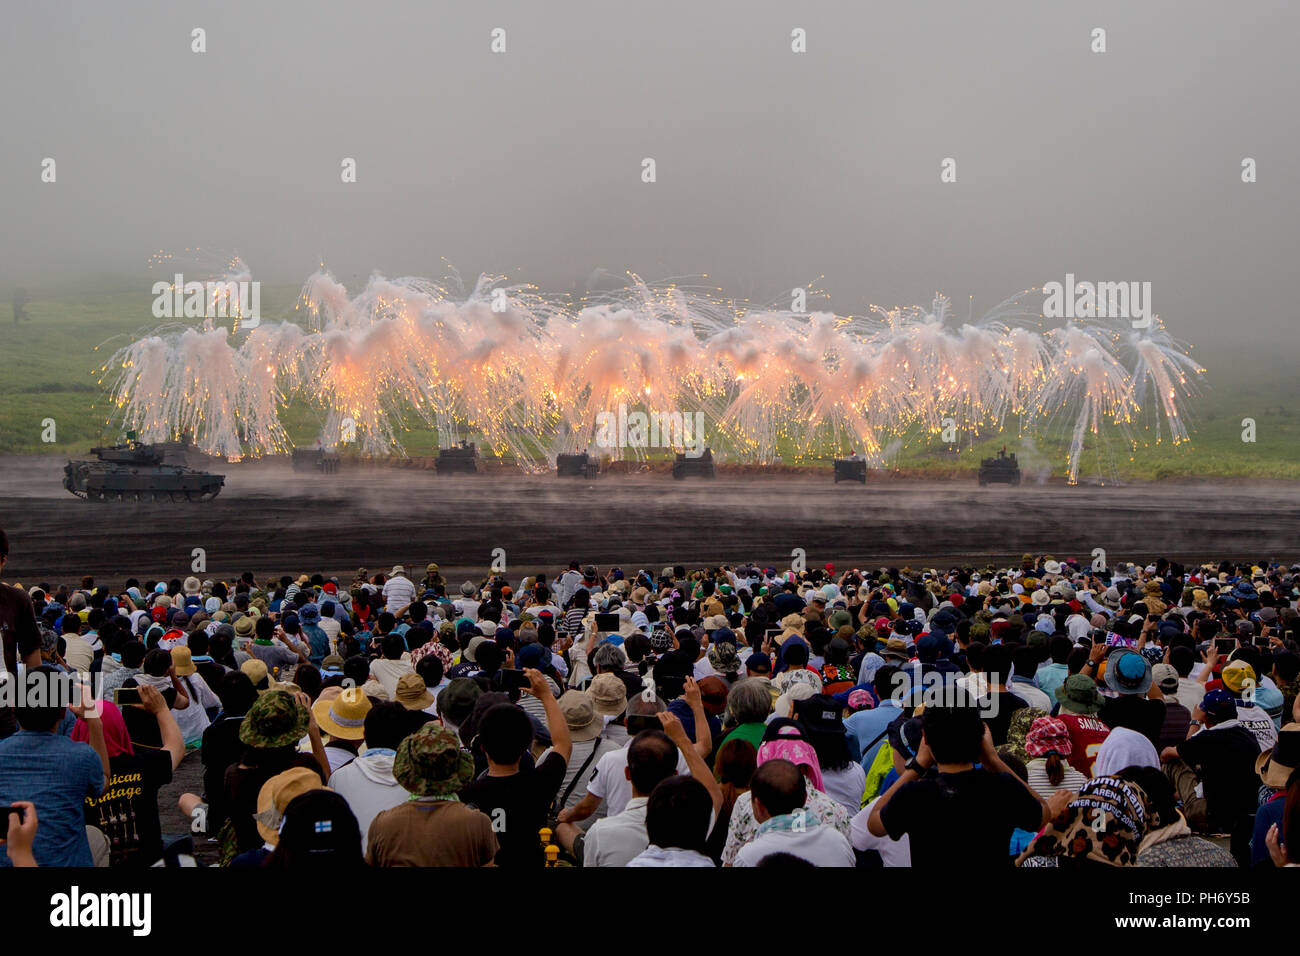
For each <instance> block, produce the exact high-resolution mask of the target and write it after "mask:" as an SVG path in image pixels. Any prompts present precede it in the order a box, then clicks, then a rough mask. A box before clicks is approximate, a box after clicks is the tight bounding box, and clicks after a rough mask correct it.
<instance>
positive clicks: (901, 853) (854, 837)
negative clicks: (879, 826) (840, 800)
mask: <svg viewBox="0 0 1300 956" xmlns="http://www.w3.org/2000/svg"><path fill="white" fill-rule="evenodd" d="M879 799H880V797H876V799H875V800H872V801H871V802H870V803H868V804H867V805H866V806H865V807H863V808H862V809H861V810H859V811H858V812H857V813H855V814H854V815H853V819H852V820H851V821H850V822H849V833H850V834H851V836H850V840H849V842H851V843H852V844H853V849H855V850H863V851H867V850H875V851H876V852H877V853H879V854H880V861H881V862H882V863H883V864H884V865H885V866H911V865H912V838H911V837H909V836H908V835H907V834H906V833H904V834H903V837H902V839H900V840H891V839H890V838H889V836H888V834H886V835H885V836H881V837H878V836H876V835H875V834H874V833H872V832H871V831H870V830H868V829H867V821H868V820H870V819H871V810H872V808H873V807H874V806H875V805H876V801H877V800H879Z"/></svg>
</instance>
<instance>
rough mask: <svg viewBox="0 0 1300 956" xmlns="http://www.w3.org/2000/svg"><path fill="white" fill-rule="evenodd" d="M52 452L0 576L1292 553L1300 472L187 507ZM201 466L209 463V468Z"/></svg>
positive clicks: (249, 494) (262, 491)
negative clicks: (89, 485)
mask: <svg viewBox="0 0 1300 956" xmlns="http://www.w3.org/2000/svg"><path fill="white" fill-rule="evenodd" d="M62 464H63V463H62V461H61V460H54V459H50V458H35V457H32V458H15V457H9V458H0V527H3V528H4V529H5V530H6V531H7V532H8V534H9V538H10V542H11V552H12V553H11V556H10V561H9V564H8V565H7V566H6V568H5V578H6V579H7V580H10V581H14V580H18V581H21V582H23V583H28V582H35V581H59V580H68V579H71V578H73V577H79V576H80V575H82V574H93V575H96V576H97V577H102V578H107V579H109V580H113V579H120V578H123V577H126V576H128V575H135V576H138V577H141V578H144V577H154V576H164V577H167V578H171V577H183V576H185V575H187V574H189V573H190V568H191V566H192V563H193V562H194V560H195V558H194V556H193V555H194V551H195V549H199V548H201V549H203V556H204V558H205V560H206V569H207V570H206V572H205V573H204V575H201V576H214V575H222V576H225V575H231V574H238V573H239V572H242V571H244V570H252V571H254V572H256V573H258V574H259V575H263V574H267V573H277V574H278V573H289V572H294V573H298V572H301V571H304V570H308V571H316V570H320V571H323V572H326V573H332V574H340V575H343V574H346V575H348V576H350V575H351V574H352V573H353V572H354V571H355V570H356V569H357V568H358V567H359V566H364V567H367V568H369V569H371V570H387V568H389V567H391V566H392V564H393V563H395V562H402V563H405V564H406V565H408V566H413V567H415V568H422V567H423V565H424V564H425V563H427V562H429V561H437V562H438V563H439V564H440V565H441V566H442V567H443V568H444V570H445V571H446V572H447V573H448V574H449V575H451V576H453V577H460V576H462V575H463V574H464V573H468V572H471V571H472V572H475V573H481V572H483V571H484V570H486V569H487V567H488V566H489V564H490V563H491V561H492V554H493V551H494V549H497V548H501V549H504V551H505V561H506V566H507V569H508V570H509V571H511V572H512V573H513V572H518V573H519V574H523V573H527V572H528V571H534V570H543V569H555V568H557V567H563V566H565V565H566V564H567V562H568V561H570V560H574V559H577V560H582V561H592V562H595V563H597V564H600V565H602V566H611V565H621V566H623V567H625V568H637V567H642V566H646V567H650V566H657V567H662V566H663V565H665V564H671V563H684V564H692V563H705V562H707V563H732V564H734V563H737V562H741V561H746V560H754V561H758V562H762V563H764V564H777V565H780V566H783V567H785V566H788V565H789V560H790V555H791V551H792V550H793V549H794V548H803V549H804V550H805V552H806V553H807V560H808V562H809V563H810V564H817V565H820V564H822V563H824V562H826V561H834V562H835V563H836V565H837V566H840V567H844V566H867V565H871V566H876V565H880V564H884V563H889V564H903V563H907V562H911V563H917V562H920V561H925V562H935V563H940V562H951V561H971V562H976V561H978V562H979V563H981V564H982V563H984V562H986V561H989V560H1002V559H1013V558H1018V557H1019V556H1020V554H1022V553H1023V552H1026V551H1033V552H1051V553H1054V554H1055V555H1057V556H1058V557H1061V556H1091V554H1092V551H1093V549H1095V548H1103V549H1105V551H1106V553H1107V557H1108V559H1109V560H1110V561H1112V562H1113V561H1115V560H1119V559H1121V558H1148V557H1154V556H1157V555H1165V556H1168V557H1170V558H1175V559H1180V560H1184V561H1189V560H1208V559H1211V558H1219V557H1241V558H1253V559H1266V558H1277V559H1279V560H1285V561H1287V562H1288V563H1289V562H1290V561H1292V560H1296V559H1297V558H1300V486H1298V485H1295V484H1291V483H1286V482H1258V481H1254V482H1244V481H1237V482H1208V481H1207V482H1205V483H1195V482H1193V483H1188V482H1179V483H1156V484H1144V485H1131V486H1110V487H1100V486H1087V485H1080V486H1075V487H1068V486H1066V485H1064V484H1044V485H1024V486H1021V487H1017V488H1011V487H1004V486H990V487H987V488H980V487H978V486H977V485H976V484H975V482H974V481H973V480H971V481H961V482H937V481H910V480H899V479H888V478H883V477H880V478H878V477H872V478H869V479H868V483H867V485H866V486H865V487H864V486H862V485H860V484H855V483H848V482H846V483H842V484H839V485H835V484H833V483H832V482H831V480H830V478H829V476H827V477H824V478H815V477H791V476H778V477H744V478H739V477H719V478H718V479H716V480H714V481H698V480H696V481H673V480H672V479H671V478H669V477H667V476H660V475H646V476H619V475H610V476H602V477H600V478H597V479H594V480H590V481H583V480H573V479H558V478H555V477H554V476H544V477H529V476H522V475H478V476H459V477H443V478H439V477H438V476H437V475H436V474H435V473H433V472H431V471H409V470H401V469H394V470H388V469H378V470H364V471H357V472H354V473H348V472H341V473H339V474H337V475H331V476H325V475H303V474H298V473H294V472H293V471H291V470H290V469H288V468H287V467H284V466H280V465H267V464H265V463H250V464H240V465H222V466H220V469H219V470H220V471H223V472H224V473H225V474H226V475H227V478H226V487H225V490H224V492H223V493H222V494H221V496H220V497H219V498H217V499H216V500H215V501H211V502H207V503H203V504H179V503H177V504H171V503H168V504H123V503H112V504H109V503H89V502H85V501H81V500H79V499H76V498H74V497H72V496H71V495H69V494H68V493H67V492H65V491H64V490H63V489H62V487H61V485H60V480H61V472H62ZM214 470H216V469H214Z"/></svg>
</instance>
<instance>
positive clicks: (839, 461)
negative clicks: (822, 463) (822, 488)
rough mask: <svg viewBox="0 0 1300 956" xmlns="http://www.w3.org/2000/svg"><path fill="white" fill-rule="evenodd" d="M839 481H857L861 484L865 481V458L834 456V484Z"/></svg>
mask: <svg viewBox="0 0 1300 956" xmlns="http://www.w3.org/2000/svg"><path fill="white" fill-rule="evenodd" d="M841 481H857V482H861V483H862V484H864V485H865V484H866V483H867V461H866V459H865V458H857V457H853V458H836V459H835V484H837V485H838V484H839V483H840V482H841Z"/></svg>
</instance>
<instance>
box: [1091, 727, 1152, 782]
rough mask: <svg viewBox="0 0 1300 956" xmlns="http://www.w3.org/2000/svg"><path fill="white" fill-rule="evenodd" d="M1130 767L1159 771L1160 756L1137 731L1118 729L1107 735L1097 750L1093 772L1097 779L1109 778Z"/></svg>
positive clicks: (1125, 728) (1149, 742)
mask: <svg viewBox="0 0 1300 956" xmlns="http://www.w3.org/2000/svg"><path fill="white" fill-rule="evenodd" d="M1129 767H1154V768H1155V769H1157V770H1159V769H1160V755H1159V754H1158V753H1156V748H1155V746H1154V745H1153V744H1152V743H1151V741H1150V740H1148V739H1147V738H1146V737H1144V736H1143V735H1142V734H1140V733H1138V732H1137V731H1136V730H1130V729H1129V728H1127V727H1116V728H1115V729H1114V730H1112V731H1111V732H1110V733H1109V734H1107V735H1106V739H1105V741H1103V742H1102V745H1101V747H1100V748H1099V749H1098V750H1097V762H1096V763H1095V764H1093V768H1092V772H1093V775H1094V776H1097V777H1109V776H1112V775H1113V774H1117V773H1119V772H1120V771H1121V770H1127V769H1128V768H1129Z"/></svg>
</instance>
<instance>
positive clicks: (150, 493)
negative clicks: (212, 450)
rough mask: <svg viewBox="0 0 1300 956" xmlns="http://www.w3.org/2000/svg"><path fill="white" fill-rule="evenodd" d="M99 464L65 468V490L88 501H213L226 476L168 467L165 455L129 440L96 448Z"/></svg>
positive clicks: (76, 463)
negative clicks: (124, 442)
mask: <svg viewBox="0 0 1300 956" xmlns="http://www.w3.org/2000/svg"><path fill="white" fill-rule="evenodd" d="M90 451H91V453H92V454H93V455H94V456H95V458H96V459H97V460H96V461H70V462H68V463H67V464H66V465H64V466H63V487H64V488H66V489H67V490H68V491H70V492H72V493H73V494H74V495H76V496H77V497H78V498H84V499H86V500H87V501H211V500H212V499H213V498H215V497H216V496H217V495H219V494H221V488H222V486H223V485H225V483H226V476H225V475H213V474H209V473H208V472H205V471H195V470H194V469H193V468H186V467H185V466H184V465H168V464H164V458H165V457H166V455H165V452H164V451H162V450H160V449H159V448H157V447H156V446H154V445H144V444H141V443H139V442H136V441H129V442H127V443H126V444H124V445H111V446H107V447H103V448H92V449H91V450H90Z"/></svg>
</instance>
